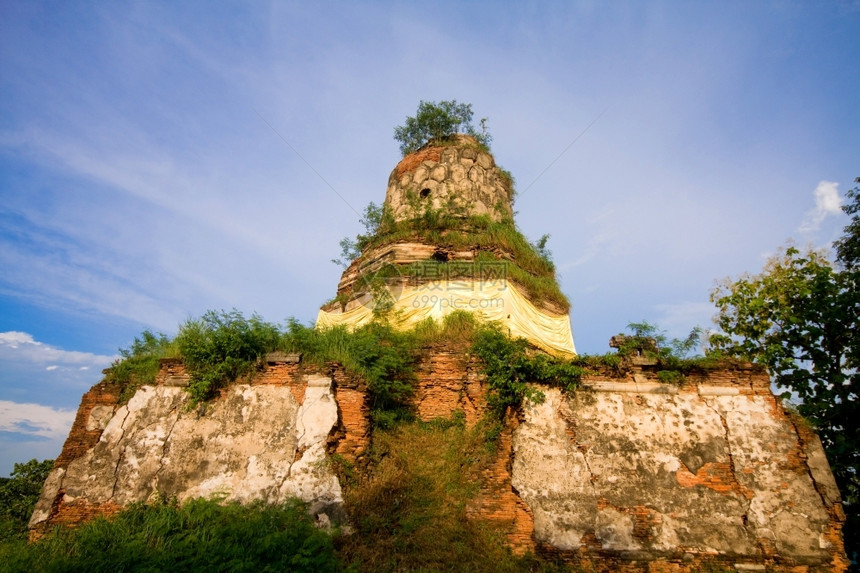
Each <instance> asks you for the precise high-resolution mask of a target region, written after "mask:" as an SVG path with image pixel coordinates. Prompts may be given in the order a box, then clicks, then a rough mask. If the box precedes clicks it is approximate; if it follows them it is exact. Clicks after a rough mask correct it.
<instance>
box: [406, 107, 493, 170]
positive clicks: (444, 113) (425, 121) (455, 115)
mask: <svg viewBox="0 0 860 573" xmlns="http://www.w3.org/2000/svg"><path fill="white" fill-rule="evenodd" d="M486 121H487V119H486V118H484V119H482V120H481V127H482V128H484V127H485V125H486ZM461 130H462V131H463V133H467V134H469V135H471V136H472V137H474V138H475V139H476V140H477V141H478V143H479V144H480V145H481V146H483V147H484V148H487V147H488V146H489V144H490V141H492V139H493V138H492V136H490V134H489V133H487V131H486V129H482V131H481V132H478V131H477V130H476V129H475V128H474V126H472V104H470V103H460V104H458V103H457V100H449V101H440V102H439V103H436V102H432V101H429V102H425V101H423V100H422V101H420V102H419V103H418V111H417V112H416V113H415V116H414V117H411V116H408V117H407V118H406V121H405V122H404V124H403V125H400V126H397V127H395V128H394V139H395V140H396V141H398V142H400V152H401V153H402V154H403V156H404V157H405V156H406V155H409V154H410V153H412V152H413V151H416V150H418V148H419V147H421V146H422V145H424V144H425V143H427V142H428V141H430V140H431V139H432V140H436V141H439V142H441V141H444V140H445V139H447V138H450V137H451V136H452V135H454V134H456V133H460V131H461Z"/></svg>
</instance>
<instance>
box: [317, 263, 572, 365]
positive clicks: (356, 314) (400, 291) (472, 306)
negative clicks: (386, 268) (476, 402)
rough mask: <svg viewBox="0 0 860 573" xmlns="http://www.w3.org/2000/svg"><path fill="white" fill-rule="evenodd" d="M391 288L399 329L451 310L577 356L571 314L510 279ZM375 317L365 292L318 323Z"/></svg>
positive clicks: (354, 323)
mask: <svg viewBox="0 0 860 573" xmlns="http://www.w3.org/2000/svg"><path fill="white" fill-rule="evenodd" d="M389 292H390V293H391V295H392V298H393V299H394V305H393V307H392V309H391V312H390V313H389V317H390V321H391V323H392V324H393V325H394V326H396V327H397V328H403V329H406V328H411V327H412V326H414V325H416V324H418V323H419V322H421V321H423V320H425V319H427V318H431V317H432V318H433V319H435V320H437V321H438V320H441V319H442V318H443V317H444V316H445V315H447V314H449V313H451V312H454V311H456V310H463V311H467V312H473V313H475V314H476V315H478V316H480V317H481V318H482V319H484V320H488V321H498V322H499V323H500V324H501V325H502V326H503V327H505V328H507V329H508V331H509V334H510V335H511V336H514V337H522V338H525V339H527V340H528V341H529V342H531V343H532V344H534V345H535V346H537V347H538V348H541V349H543V350H545V351H546V352H549V353H550V354H553V355H556V356H564V357H570V356H574V355H576V350H575V349H574V346H573V334H572V333H571V330H570V318H569V316H568V315H566V314H565V315H562V316H555V315H552V314H550V313H547V312H543V311H541V310H538V309H537V308H536V307H535V306H534V305H533V304H532V303H531V302H529V300H528V299H527V298H526V297H525V296H523V295H522V294H521V293H520V292H519V290H518V289H517V287H516V286H515V285H514V284H513V283H511V282H509V281H498V280H495V281H492V280H491V281H463V283H462V284H459V285H456V284H455V285H452V284H450V283H446V284H444V285H442V284H438V283H433V282H430V283H424V284H420V285H417V286H413V285H404V286H402V287H394V288H389ZM371 320H373V300H372V297H371V296H370V295H365V297H364V298H363V299H359V300H358V301H357V302H353V303H351V304H350V305H348V308H347V310H345V311H341V310H335V311H326V310H320V312H319V315H318V316H317V322H316V326H317V328H328V327H333V326H339V325H344V326H347V327H348V328H356V327H359V326H362V325H364V324H367V323H369V322H370V321H371Z"/></svg>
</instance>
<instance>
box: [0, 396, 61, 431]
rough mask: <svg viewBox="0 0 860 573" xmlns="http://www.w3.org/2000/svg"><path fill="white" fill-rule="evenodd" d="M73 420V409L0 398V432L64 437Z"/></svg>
mask: <svg viewBox="0 0 860 573" xmlns="http://www.w3.org/2000/svg"><path fill="white" fill-rule="evenodd" d="M74 420H75V411H74V410H66V409H62V408H59V409H57V408H51V407H49V406H42V405H41V404H26V403H18V402H10V401H8V400H0V432H9V433H12V434H19V435H22V437H23V438H24V439H25V440H26V439H27V438H41V439H49V440H57V439H64V438H65V437H66V435H67V434H68V433H69V428H71V427H72V422H73V421H74Z"/></svg>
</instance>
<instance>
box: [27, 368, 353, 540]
mask: <svg viewBox="0 0 860 573" xmlns="http://www.w3.org/2000/svg"><path fill="white" fill-rule="evenodd" d="M187 399H188V398H187V393H186V392H185V391H184V390H183V389H182V388H178V387H168V386H157V387H156V386H143V387H141V388H140V389H139V390H138V392H137V393H136V394H135V395H134V397H132V399H131V400H130V401H129V402H128V404H126V405H124V406H121V407H120V408H118V409H117V411H116V412H115V413H114V414H113V416H112V417H111V418H110V419H109V421H107V422H106V424H105V426H104V431H103V433H102V435H101V438H100V439H99V442H98V443H97V444H96V446H95V447H93V448H92V449H90V450H89V451H87V452H86V453H85V454H84V455H83V456H81V457H80V458H78V459H76V460H74V461H73V462H71V463H70V464H69V466H68V468H66V469H62V470H55V471H54V472H52V474H51V475H50V476H49V478H48V481H47V483H46V486H45V488H44V490H43V494H42V498H41V499H40V501H39V503H38V504H37V508H36V511H35V513H34V515H33V518H32V519H31V527H32V526H33V525H36V524H38V523H40V522H42V521H45V520H46V519H47V518H48V517H49V515H50V508H51V504H52V503H53V502H54V500H55V498H56V496H57V495H58V494H59V493H60V491H61V490H63V495H64V498H63V499H64V501H65V502H67V503H68V502H73V501H75V500H76V499H84V500H86V502H87V503H90V504H95V503H107V502H111V503H115V504H118V505H127V504H130V503H133V502H136V501H144V500H147V499H149V498H150V497H151V496H152V495H155V494H159V495H163V496H167V497H176V498H177V499H178V500H179V501H183V500H185V499H189V498H195V497H217V498H223V499H224V500H226V501H238V502H242V503H246V502H250V501H254V500H263V501H265V502H267V503H278V502H281V501H284V500H286V499H287V498H289V497H298V498H300V499H302V500H304V501H308V502H311V503H312V504H313V507H312V511H321V510H324V509H326V508H328V507H330V506H337V505H339V504H340V503H341V502H342V496H341V488H340V484H339V482H338V480H337V478H336V477H335V475H334V473H333V472H332V470H331V469H330V468H329V466H328V465H327V463H326V454H325V442H326V439H327V437H328V435H329V433H330V432H331V430H332V428H333V427H334V426H335V424H336V423H337V404H336V403H335V398H334V395H333V393H332V390H331V381H330V380H329V379H328V378H326V377H322V376H311V377H309V379H308V386H307V390H306V392H305V397H304V400H303V403H301V404H299V403H298V402H297V401H296V399H295V397H294V396H293V394H292V392H291V390H290V388H289V387H286V386H266V385H260V386H249V385H236V386H233V387H231V388H230V389H229V390H228V392H227V395H226V396H225V397H223V398H221V399H219V400H215V401H213V402H212V403H210V404H207V410H206V412H205V414H204V415H202V416H201V415H199V413H198V412H197V411H186V409H185V404H186V403H187ZM99 415H100V417H101V418H102V419H103V418H104V417H105V416H104V412H100V413H99Z"/></svg>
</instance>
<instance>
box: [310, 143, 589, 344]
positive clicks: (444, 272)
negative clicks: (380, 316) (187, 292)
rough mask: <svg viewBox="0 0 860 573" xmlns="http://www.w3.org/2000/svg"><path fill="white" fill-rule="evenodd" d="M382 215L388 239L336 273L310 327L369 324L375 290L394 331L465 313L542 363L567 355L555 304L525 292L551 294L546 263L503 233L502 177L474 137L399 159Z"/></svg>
mask: <svg viewBox="0 0 860 573" xmlns="http://www.w3.org/2000/svg"><path fill="white" fill-rule="evenodd" d="M384 209H385V213H386V214H387V216H388V217H389V221H388V225H389V226H390V227H392V229H389V231H390V232H389V233H388V237H386V236H385V233H380V235H381V237H380V239H381V240H379V241H374V242H371V243H370V245H369V246H368V247H367V248H365V250H364V251H363V252H362V253H361V256H359V257H358V258H356V259H355V260H354V261H352V264H350V265H349V267H348V268H347V269H346V270H345V271H344V273H343V277H342V278H341V280H340V283H339V284H338V288H337V295H338V296H337V298H336V299H335V301H333V302H331V303H329V304H327V305H325V306H324V307H323V308H322V309H321V310H320V313H319V316H318V318H317V324H318V325H319V326H322V327H326V326H334V325H347V326H353V327H354V326H360V325H362V324H365V323H367V322H369V321H371V320H372V319H373V317H374V311H375V310H376V311H378V307H379V304H380V300H379V299H380V292H379V289H380V288H384V289H385V291H386V292H384V293H381V294H382V298H384V299H385V302H387V304H388V305H389V306H390V307H391V308H390V312H389V313H388V315H389V316H388V318H389V320H390V321H391V322H393V323H394V324H397V325H399V326H401V327H404V328H406V327H410V326H414V325H415V324H417V323H418V322H421V321H422V320H426V319H427V318H434V319H439V318H441V317H443V316H445V315H446V314H449V313H451V312H453V311H455V310H465V311H468V312H474V313H477V314H480V315H481V316H482V317H483V318H484V319H486V320H491V321H499V322H500V323H502V324H503V325H504V326H505V327H506V328H507V329H508V331H509V332H510V333H511V335H513V336H521V337H523V338H526V339H528V340H529V341H530V342H531V343H533V344H534V345H535V346H537V347H539V348H542V349H544V350H545V351H547V352H550V353H552V354H555V355H560V356H565V355H567V356H571V355H574V354H575V353H576V351H575V349H574V345H573V337H572V335H571V329H570V318H569V316H568V308H569V305H568V303H567V301H566V299H564V296H563V295H560V293H559V294H558V295H557V296H555V297H547V296H542V293H537V292H535V290H536V289H535V287H534V283H536V282H543V283H549V284H551V285H552V287H554V290H555V291H558V285H557V283H556V282H555V276H554V270H553V267H552V265H551V263H549V261H548V260H543V259H541V257H540V256H539V255H537V254H536V253H535V252H534V249H532V248H531V247H530V246H528V245H527V244H526V243H525V240H524V239H522V237H521V235H519V233H518V232H517V231H516V230H515V228H514V226H513V221H512V217H513V186H512V180H511V177H510V175H508V174H507V173H506V172H505V171H503V170H502V169H500V168H499V167H498V166H497V165H496V162H495V160H494V159H493V156H492V155H490V154H489V153H488V150H487V149H486V148H485V147H483V146H481V145H479V144H478V142H477V141H475V139H474V138H472V137H470V136H467V135H458V136H454V137H453V139H451V140H446V141H443V142H436V141H430V142H429V143H427V144H426V145H424V146H423V147H421V148H420V149H419V150H418V151H416V152H414V153H411V154H409V155H407V156H406V157H404V158H403V160H402V161H400V163H398V164H397V166H396V167H395V168H394V170H393V171H392V172H391V175H390V177H389V178H388V190H387V193H386V196H385V204H384ZM428 219H429V222H428ZM504 222H506V223H507V229H505V230H506V231H507V235H508V236H516V237H517V238H518V239H520V241H519V243H518V244H521V245H522V246H523V247H525V248H523V249H520V250H519V252H512V251H513V250H514V248H513V247H512V246H511V242H508V243H507V245H506V244H505V243H504V242H502V241H500V240H497V237H498V232H499V230H498V229H495V230H491V229H489V228H488V227H490V226H491V225H488V224H487V223H496V224H499V223H504ZM482 223H483V224H482ZM428 226H429V227H431V228H429V229H428V228H427V227H428ZM383 230H384V229H383ZM494 232H495V233H496V234H495V235H494ZM526 259H527V260H526Z"/></svg>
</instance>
